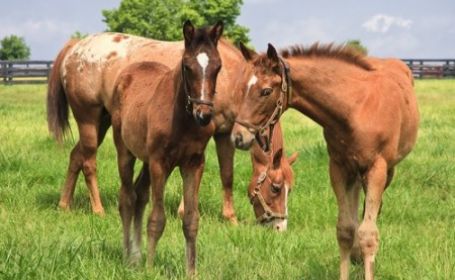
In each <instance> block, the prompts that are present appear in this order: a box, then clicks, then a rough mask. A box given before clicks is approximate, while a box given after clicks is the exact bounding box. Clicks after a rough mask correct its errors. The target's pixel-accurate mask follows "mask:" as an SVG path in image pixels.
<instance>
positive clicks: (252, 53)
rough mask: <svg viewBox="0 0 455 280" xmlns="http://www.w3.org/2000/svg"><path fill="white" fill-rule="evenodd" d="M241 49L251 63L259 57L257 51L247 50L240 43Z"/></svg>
mask: <svg viewBox="0 0 455 280" xmlns="http://www.w3.org/2000/svg"><path fill="white" fill-rule="evenodd" d="M239 47H240V51H241V52H242V55H243V57H244V58H245V60H246V61H250V60H252V59H253V58H255V57H256V56H257V55H258V54H257V53H256V52H255V51H253V50H251V49H249V48H247V47H246V46H245V45H244V44H243V43H242V42H240V44H239Z"/></svg>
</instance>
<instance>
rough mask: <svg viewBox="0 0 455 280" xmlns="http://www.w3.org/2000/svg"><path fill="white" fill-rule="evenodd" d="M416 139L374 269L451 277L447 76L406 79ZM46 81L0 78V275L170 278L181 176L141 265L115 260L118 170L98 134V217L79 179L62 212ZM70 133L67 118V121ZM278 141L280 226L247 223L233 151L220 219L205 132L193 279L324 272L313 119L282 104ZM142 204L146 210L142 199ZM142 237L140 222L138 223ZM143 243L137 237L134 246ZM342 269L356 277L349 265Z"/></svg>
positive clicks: (244, 163)
mask: <svg viewBox="0 0 455 280" xmlns="http://www.w3.org/2000/svg"><path fill="white" fill-rule="evenodd" d="M416 90H417V93H418V100H419V104H420V111H421V125H420V131H419V139H418V142H417V145H416V147H415V149H414V151H413V152H412V153H411V154H410V156H409V157H408V158H407V159H406V160H404V161H403V162H402V163H401V164H400V165H399V167H398V170H397V174H396V177H395V180H394V182H393V183H392V185H391V186H390V187H389V188H388V189H387V192H386V193H385V196H384V207H383V209H382V214H381V218H380V221H379V228H380V233H381V245H380V251H379V254H378V256H377V261H376V263H377V266H376V275H377V277H378V279H455V144H454V139H455V126H454V124H455V81H452V80H439V81H436V80H428V81H416ZM45 91H46V87H45V86H43V85H39V86H0V279H146V278H147V279H182V278H184V277H185V266H184V238H183V234H182V230H181V222H180V220H179V219H178V217H177V215H176V210H177V207H178V203H179V200H180V195H181V180H180V179H179V177H178V176H177V175H176V174H174V175H173V176H172V177H171V178H170V180H169V182H168V184H167V187H166V198H165V202H166V213H167V217H168V221H167V226H166V229H165V232H164V234H163V237H162V239H161V240H160V243H159V245H158V252H157V257H156V262H155V264H156V265H155V267H154V268H153V269H149V270H147V269H146V268H145V266H139V267H136V268H130V267H127V266H125V265H123V263H122V248H121V224H120V219H119V215H118V211H117V194H118V186H119V179H118V175H117V171H116V170H117V168H116V161H115V149H114V147H113V144H112V136H111V135H110V134H109V135H108V136H107V138H106V140H105V143H104V144H103V145H102V146H101V148H100V150H99V153H98V178H99V183H100V188H101V193H102V200H103V203H104V206H105V209H106V214H107V215H106V217H104V218H99V217H97V216H94V215H92V214H91V210H90V203H89V199H88V195H87V190H86V187H85V184H84V180H82V179H80V180H79V182H78V185H77V189H76V193H75V199H74V203H73V205H72V211H71V212H62V211H60V210H58V208H57V203H58V200H59V192H60V188H61V186H62V183H63V180H64V176H65V173H66V168H67V161H68V154H69V151H70V149H71V147H72V145H73V144H74V141H75V140H72V141H71V140H70V141H67V143H65V145H64V146H63V147H59V146H58V145H56V144H55V142H54V141H53V140H52V139H51V138H50V137H49V135H48V133H47V124H46V118H45V106H44V104H45V102H44V99H45ZM72 127H73V132H74V139H77V129H76V128H75V126H74V123H72ZM284 131H285V134H286V149H287V152H288V153H289V154H290V153H291V152H293V151H298V152H299V153H300V156H299V159H298V161H297V163H296V164H295V166H294V170H295V173H296V186H295V188H294V190H293V192H292V193H291V197H290V202H289V203H290V205H289V213H290V221H289V223H290V224H289V228H288V231H287V232H285V233H283V234H277V233H274V232H271V231H269V230H266V229H263V228H261V227H259V226H257V225H255V221H254V215H253V212H252V209H251V207H250V205H249V202H248V199H247V197H246V185H247V183H248V181H249V176H250V172H251V166H250V165H251V164H250V162H249V155H248V153H245V152H238V153H237V154H236V160H235V193H234V198H235V209H236V211H237V214H238V216H239V219H240V225H239V226H237V227H234V226H231V225H230V224H228V223H226V222H224V221H223V220H222V219H221V215H220V212H221V197H222V196H221V185H220V180H219V175H218V164H217V160H216V155H215V151H214V145H213V143H212V142H211V143H210V144H209V148H208V151H207V165H206V170H205V173H204V178H203V182H202V186H201V191H200V210H201V222H200V230H199V236H198V264H197V269H198V274H199V278H200V279H336V278H337V277H338V247H337V243H336V238H335V223H336V219H337V206H336V202H335V199H334V195H333V193H332V190H331V188H330V185H329V180H328V173H327V153H326V148H325V144H324V141H323V139H322V137H321V129H320V128H319V127H318V126H317V125H315V124H314V123H313V122H311V121H310V120H308V119H307V118H304V117H302V116H301V115H300V114H298V113H297V112H293V111H290V112H287V113H286V114H285V116H284ZM147 211H148V210H147ZM144 237H145V232H144ZM143 250H144V254H145V246H143ZM351 271H352V273H351V275H352V279H362V277H363V272H362V268H361V267H359V266H352V267H351Z"/></svg>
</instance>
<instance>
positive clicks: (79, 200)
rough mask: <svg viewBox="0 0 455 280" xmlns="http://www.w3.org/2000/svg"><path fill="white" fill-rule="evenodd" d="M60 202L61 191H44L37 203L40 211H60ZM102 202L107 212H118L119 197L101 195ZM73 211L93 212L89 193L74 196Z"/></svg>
mask: <svg viewBox="0 0 455 280" xmlns="http://www.w3.org/2000/svg"><path fill="white" fill-rule="evenodd" d="M59 201H60V192H59V191H44V192H39V193H38V194H37V195H36V199H35V202H36V204H37V206H38V209H40V210H48V209H58V203H59ZM101 202H102V203H103V207H104V209H105V210H106V211H112V210H114V211H116V209H117V208H118V198H117V195H115V194H114V193H111V192H106V193H102V194H101ZM70 209H71V210H76V211H84V212H91V211H92V209H91V205H90V198H89V195H88V193H85V194H83V193H76V194H74V197H73V201H72V202H71V206H70Z"/></svg>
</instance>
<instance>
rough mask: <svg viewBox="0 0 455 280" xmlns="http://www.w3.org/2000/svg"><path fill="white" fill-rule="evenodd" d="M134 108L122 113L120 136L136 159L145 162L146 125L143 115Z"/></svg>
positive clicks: (146, 157)
mask: <svg viewBox="0 0 455 280" xmlns="http://www.w3.org/2000/svg"><path fill="white" fill-rule="evenodd" d="M140 111H141V110H138V108H137V107H136V106H134V107H133V108H132V109H129V110H128V109H127V110H125V111H124V112H122V116H121V118H122V120H121V123H122V126H121V136H122V140H123V142H124V144H125V146H126V147H127V148H128V150H129V151H130V152H131V153H132V154H133V155H134V156H135V157H137V158H139V159H140V160H142V161H145V162H146V161H147V159H148V156H147V147H146V142H147V141H146V139H147V124H146V118H145V116H144V114H141V112H140Z"/></svg>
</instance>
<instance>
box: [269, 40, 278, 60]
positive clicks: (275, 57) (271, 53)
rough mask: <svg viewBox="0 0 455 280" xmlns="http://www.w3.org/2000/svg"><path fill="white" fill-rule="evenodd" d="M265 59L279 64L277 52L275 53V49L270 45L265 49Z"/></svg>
mask: <svg viewBox="0 0 455 280" xmlns="http://www.w3.org/2000/svg"><path fill="white" fill-rule="evenodd" d="M267 57H268V58H269V59H270V60H271V61H273V62H275V63H278V62H279V58H278V52H277V51H276V49H275V47H274V46H273V45H272V44H270V43H269V45H268V48H267Z"/></svg>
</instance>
